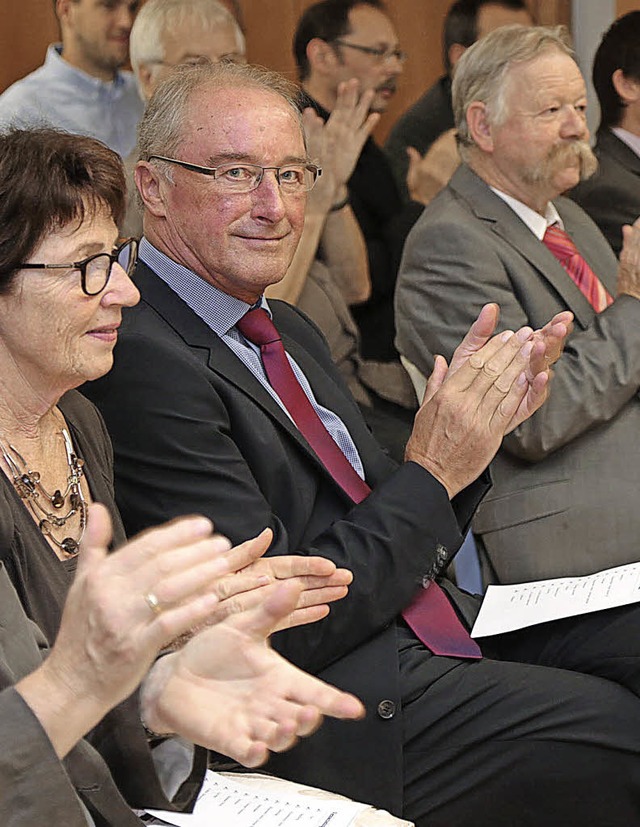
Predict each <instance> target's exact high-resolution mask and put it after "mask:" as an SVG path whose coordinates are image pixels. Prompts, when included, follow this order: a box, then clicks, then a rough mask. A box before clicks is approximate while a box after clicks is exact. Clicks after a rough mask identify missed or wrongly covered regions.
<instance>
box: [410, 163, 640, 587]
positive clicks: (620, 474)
mask: <svg viewBox="0 0 640 827" xmlns="http://www.w3.org/2000/svg"><path fill="white" fill-rule="evenodd" d="M556 206H557V208H558V210H559V212H560V215H561V216H562V219H563V221H564V224H565V228H566V229H567V231H568V232H569V234H570V235H571V236H572V237H573V238H574V240H575V242H576V244H577V246H578V248H579V249H580V250H581V252H582V253H583V255H584V256H585V258H586V259H587V260H588V261H589V263H590V265H591V266H592V268H593V269H594V271H595V272H596V273H597V274H598V275H599V276H600V278H601V279H602V281H603V282H604V284H605V286H606V287H607V288H608V290H609V291H610V292H611V293H612V294H613V295H615V292H616V279H615V274H616V260H615V257H614V256H613V254H612V252H611V249H610V248H609V246H608V245H607V243H606V242H605V240H604V238H603V237H602V235H601V233H600V232H599V231H598V229H597V227H596V226H595V225H594V224H593V223H592V221H591V220H590V219H589V218H588V216H587V215H585V213H584V212H583V211H582V210H581V209H580V208H579V207H577V206H576V205H575V204H574V203H573V202H572V201H569V200H567V199H563V198H560V199H558V201H557V202H556ZM489 301H492V302H497V303H498V304H499V305H500V308H501V318H500V329H505V328H510V329H514V330H515V329H517V328H519V327H520V326H522V325H525V324H529V325H532V326H533V327H534V328H537V327H540V326H542V325H543V324H544V323H545V322H546V321H548V320H549V319H550V318H551V317H552V316H553V315H554V314H555V313H557V312H559V311H560V310H564V309H567V308H568V309H570V310H572V311H573V313H574V314H575V329H574V332H573V334H572V336H571V338H570V340H569V342H568V344H567V347H566V349H565V352H564V353H563V355H562V357H561V358H560V360H559V362H558V363H557V366H556V370H555V377H554V379H553V384H552V390H551V395H550V398H549V400H548V401H547V402H546V404H545V405H544V406H543V407H542V408H541V409H540V411H538V412H537V413H536V414H535V415H534V416H533V417H532V418H531V419H530V420H529V421H527V422H525V423H523V424H522V425H520V427H519V428H517V429H516V430H515V431H514V432H513V433H512V434H511V435H509V436H508V437H507V438H506V439H505V441H504V444H503V448H502V449H501V451H500V452H499V454H498V456H497V458H496V460H495V461H494V463H493V466H492V471H493V479H494V487H493V489H492V491H491V492H490V494H489V495H488V496H487V498H486V499H485V501H484V502H483V503H482V504H481V506H480V508H479V509H478V512H477V515H476V518H475V521H474V531H475V532H477V533H478V534H479V535H481V537H482V540H483V542H484V546H485V547H486V551H487V555H488V558H489V561H490V564H491V565H492V566H493V568H494V570H495V575H496V576H497V578H498V579H499V580H500V581H501V582H517V581H521V580H531V579H534V578H538V577H554V576H561V575H569V574H584V573H587V572H593V571H597V570H599V569H602V568H604V567H607V566H613V565H617V564H622V563H628V562H630V561H635V560H638V559H639V558H640V551H639V545H638V537H639V536H640V508H638V504H637V498H638V491H639V490H640V442H639V440H638V434H639V433H640V403H639V401H638V397H637V391H638V387H639V386H640V302H639V301H637V300H636V299H633V298H631V297H628V296H622V297H620V298H617V299H616V300H615V301H614V303H613V304H612V305H611V307H609V308H608V309H607V310H605V311H604V312H603V313H601V314H600V315H598V316H596V315H595V314H594V311H593V309H592V308H591V306H590V305H589V303H588V302H587V300H586V298H585V297H584V296H583V295H582V293H581V292H580V291H579V290H578V288H577V287H576V286H575V284H574V283H573V282H572V280H571V279H570V277H569V276H568V275H567V274H566V273H565V271H564V270H563V268H562V267H561V266H560V264H559V263H558V262H557V261H556V259H555V258H554V257H553V255H552V254H551V253H550V252H549V251H548V250H547V248H546V247H545V246H544V244H542V243H541V242H540V241H538V239H537V238H536V237H535V236H534V235H533V233H531V231H530V230H529V229H528V228H527V227H526V225H525V224H524V223H523V222H522V221H521V220H520V219H519V218H518V217H517V215H516V214H515V213H514V212H513V211H512V210H511V208H510V207H509V206H508V205H507V204H506V203H505V202H504V201H502V199H500V198H499V197H498V196H496V195H495V194H494V193H493V192H492V191H491V190H490V189H489V187H488V186H487V185H486V184H485V183H484V182H483V181H482V180H481V179H480V178H479V177H477V176H476V175H475V174H474V173H473V172H472V171H471V170H470V169H469V168H468V167H467V166H464V165H463V166H462V167H461V168H460V169H459V170H458V171H457V172H456V174H455V175H454V176H453V178H452V180H451V182H450V184H449V186H448V187H447V188H446V189H445V190H444V191H443V192H442V193H441V194H440V195H439V196H438V197H437V198H436V199H435V200H434V201H433V202H432V204H431V205H430V206H429V207H428V208H427V209H426V210H425V212H424V214H423V216H422V217H421V218H420V220H419V221H418V223H417V224H416V226H415V227H414V229H413V231H412V233H411V234H410V236H409V238H408V241H407V245H406V247H405V252H404V258H403V264H402V268H401V273H400V278H399V283H398V291H397V295H396V315H397V327H398V346H399V349H400V351H401V352H402V353H404V354H405V355H406V356H407V357H408V358H409V359H410V360H411V361H412V362H414V363H415V364H416V365H417V366H418V367H419V368H420V369H421V370H422V371H423V372H424V373H428V372H429V371H430V369H431V366H432V364H433V357H432V354H435V353H442V354H444V355H445V356H446V357H447V358H448V357H450V356H451V353H452V352H453V350H454V348H455V346H456V344H457V343H458V342H459V341H460V339H461V338H462V336H463V335H464V333H465V332H466V330H467V329H468V327H469V325H470V324H471V322H472V321H473V319H474V318H475V317H476V316H477V314H478V312H479V310H480V308H481V307H482V305H483V304H484V303H486V302H489Z"/></svg>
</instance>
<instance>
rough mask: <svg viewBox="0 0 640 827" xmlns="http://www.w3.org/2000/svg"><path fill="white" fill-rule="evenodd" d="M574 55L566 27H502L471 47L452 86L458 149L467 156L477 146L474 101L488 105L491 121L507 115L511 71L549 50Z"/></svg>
mask: <svg viewBox="0 0 640 827" xmlns="http://www.w3.org/2000/svg"><path fill="white" fill-rule="evenodd" d="M554 51H556V52H561V53H562V54H566V55H569V56H570V57H573V56H574V53H573V50H572V48H571V46H570V43H569V36H568V33H567V30H566V28H565V27H564V26H553V27H547V26H520V25H512V26H501V27H500V28H499V29H495V30H494V31H493V32H490V33H489V34H488V35H486V36H485V37H483V38H481V39H480V40H478V41H477V42H476V43H474V44H473V46H470V47H469V48H468V49H467V50H466V51H465V52H464V54H463V55H462V57H461V58H460V60H459V61H458V63H457V65H456V67H455V70H454V75H453V84H452V89H451V94H452V99H453V114H454V119H455V126H456V130H457V139H458V148H459V150H460V155H461V156H462V158H463V159H464V158H465V156H466V155H467V152H468V150H469V148H470V147H473V146H474V141H473V138H472V137H471V135H470V133H469V124H468V123H467V110H468V108H469V106H470V105H471V104H472V103H473V102H474V101H481V102H482V103H484V104H486V107H487V116H488V118H489V121H490V123H492V124H494V125H499V124H500V123H502V122H503V121H504V119H505V118H506V116H507V112H506V104H505V92H506V89H507V85H508V77H509V70H510V69H511V68H512V67H513V66H515V65H517V64H520V63H527V62H528V61H530V60H533V59H534V58H537V57H539V56H540V55H542V54H545V53H547V52H554Z"/></svg>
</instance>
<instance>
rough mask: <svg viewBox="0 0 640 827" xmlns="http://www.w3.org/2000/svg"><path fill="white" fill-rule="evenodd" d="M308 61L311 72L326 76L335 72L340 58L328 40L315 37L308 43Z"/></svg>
mask: <svg viewBox="0 0 640 827" xmlns="http://www.w3.org/2000/svg"><path fill="white" fill-rule="evenodd" d="M307 60H308V61H309V66H310V67H311V72H315V73H316V74H319V75H326V74H331V73H332V72H333V71H334V69H335V67H336V65H337V63H338V56H337V55H336V53H335V50H334V49H333V47H332V46H331V45H330V44H329V43H327V41H326V40H321V38H319V37H314V38H312V39H311V40H310V41H309V42H308V43H307Z"/></svg>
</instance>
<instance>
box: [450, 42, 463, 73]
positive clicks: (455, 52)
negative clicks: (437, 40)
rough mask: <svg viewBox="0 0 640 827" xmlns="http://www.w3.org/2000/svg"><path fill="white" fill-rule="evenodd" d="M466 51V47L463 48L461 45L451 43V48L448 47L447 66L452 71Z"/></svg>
mask: <svg viewBox="0 0 640 827" xmlns="http://www.w3.org/2000/svg"><path fill="white" fill-rule="evenodd" d="M466 51H467V47H466V46H463V45H462V43H452V44H451V46H449V51H448V57H449V65H450V66H451V68H452V69H454V68H455V65H456V63H457V62H458V61H459V60H460V58H461V57H462V55H463V54H464V53H465V52H466Z"/></svg>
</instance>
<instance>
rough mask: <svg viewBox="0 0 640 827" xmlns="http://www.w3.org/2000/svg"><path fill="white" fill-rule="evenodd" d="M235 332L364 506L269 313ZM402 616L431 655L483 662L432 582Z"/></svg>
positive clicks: (362, 485) (250, 318)
mask: <svg viewBox="0 0 640 827" xmlns="http://www.w3.org/2000/svg"><path fill="white" fill-rule="evenodd" d="M236 327H237V328H238V330H239V331H240V333H242V335H243V336H244V337H245V339H247V340H248V341H250V342H252V343H253V344H255V345H257V346H258V347H259V348H260V355H261V357H262V364H263V366H264V370H265V373H266V374H267V379H268V380H269V384H270V385H271V387H272V388H273V389H274V391H275V392H276V393H277V395H278V396H279V398H280V400H281V402H282V403H283V404H284V406H285V407H286V409H287V411H288V412H289V414H290V415H291V418H292V419H293V421H294V422H295V424H296V425H297V427H298V430H299V431H300V432H301V434H302V435H303V436H304V438H305V439H306V440H307V442H308V443H309V445H310V446H311V447H312V448H313V450H314V451H315V453H316V454H317V455H318V458H319V459H320V461H321V462H322V464H323V465H324V467H325V468H326V469H327V471H328V472H329V473H330V474H331V476H332V477H333V479H334V480H335V481H336V482H337V483H338V485H339V486H340V487H341V488H342V489H343V490H344V491H345V492H346V493H347V494H348V496H349V497H350V498H351V500H353V502H354V503H360V502H362V500H364V499H365V498H366V497H367V496H368V495H369V494H370V493H371V489H370V488H369V486H368V485H367V483H366V482H365V481H364V480H363V479H362V478H361V477H360V476H359V474H358V473H357V472H356V471H355V469H354V468H353V466H352V465H351V463H350V462H349V460H348V459H347V458H346V457H345V455H344V454H343V452H342V451H341V450H340V448H339V447H338V445H337V444H336V442H335V440H334V439H333V437H332V436H331V434H330V433H329V432H328V431H327V429H326V428H325V426H324V425H323V424H322V420H321V419H320V417H319V416H318V414H317V413H316V411H315V410H314V408H313V405H312V404H311V402H310V401H309V399H308V397H307V395H306V393H305V392H304V390H303V389H302V386H301V385H300V383H299V382H298V380H297V379H296V376H295V373H294V372H293V369H292V367H291V365H290V363H289V360H288V358H287V355H286V353H285V349H284V345H283V344H282V339H281V338H280V334H279V333H278V331H277V329H276V327H275V325H274V324H273V322H272V321H271V318H270V317H269V314H268V313H267V312H266V311H265V310H263V309H262V308H258V309H256V310H250V311H249V312H248V313H246V314H245V315H244V316H243V318H242V319H240V321H239V322H238V323H237V324H236ZM403 617H404V618H405V620H406V621H407V623H408V624H409V626H410V627H411V628H412V629H413V631H414V632H415V633H416V635H417V636H418V637H419V638H420V640H422V642H423V643H424V644H425V645H426V646H427V647H428V648H429V649H430V650H431V651H432V652H433V653H434V654H436V655H449V656H452V657H465V658H480V657H482V653H481V652H480V647H479V646H478V644H477V643H476V642H475V641H474V640H472V639H471V637H469V633H468V632H467V630H466V629H465V628H464V626H463V625H462V623H461V622H460V620H459V619H458V616H457V614H456V613H455V610H454V608H453V606H452V605H451V603H450V602H449V600H448V599H447V596H446V595H445V594H444V592H443V591H442V589H441V588H440V586H439V585H438V584H437V583H436V582H435V581H430V582H429V585H428V587H427V588H426V589H423V590H422V591H421V592H420V593H419V594H418V595H417V596H416V598H415V599H414V601H413V603H412V604H411V605H410V606H409V607H408V608H407V609H406V610H405V611H404V612H403Z"/></svg>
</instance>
